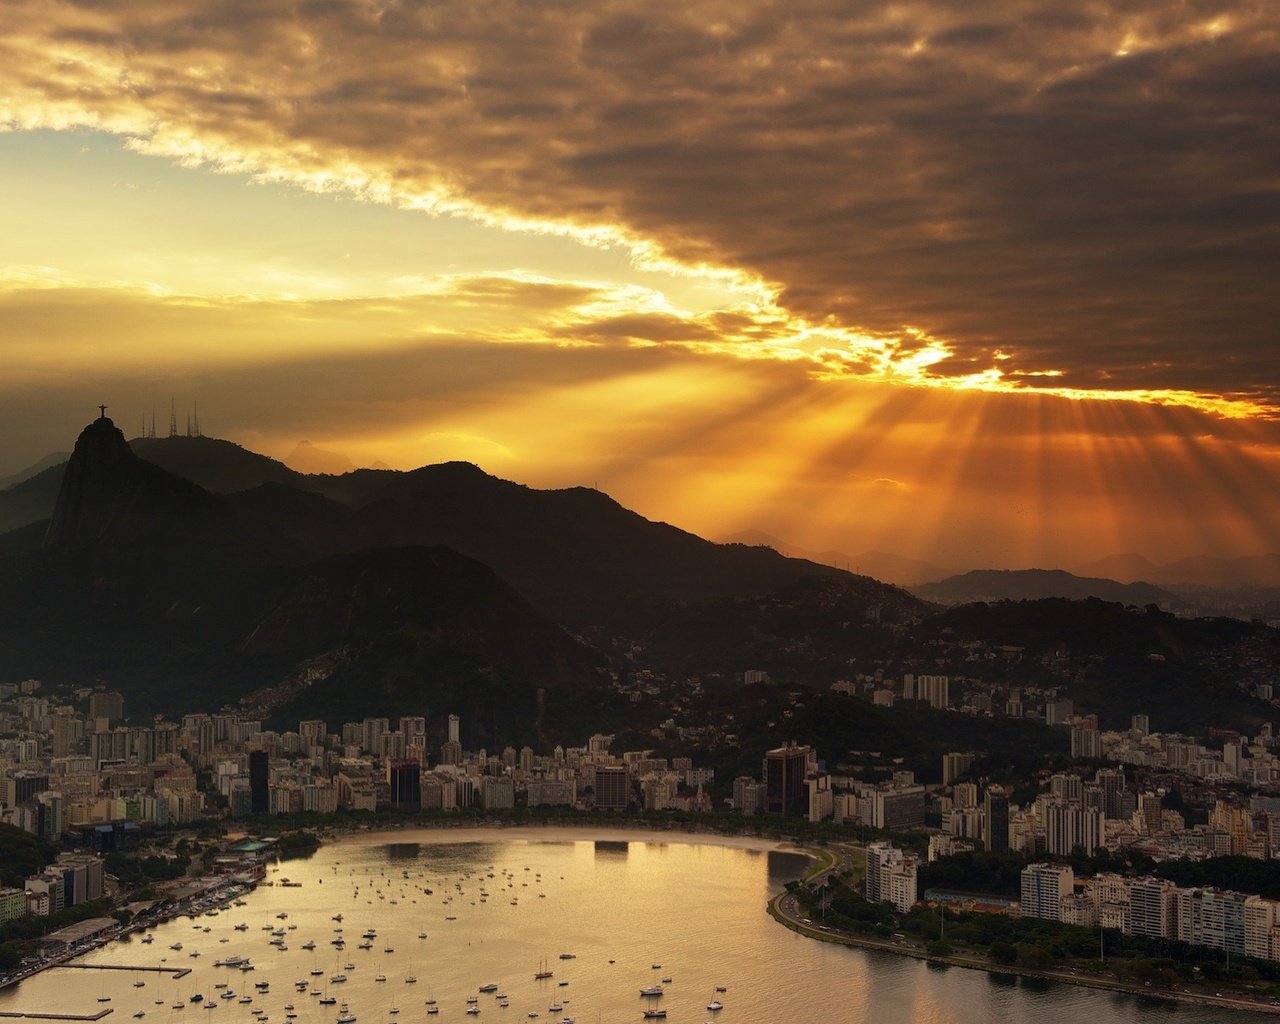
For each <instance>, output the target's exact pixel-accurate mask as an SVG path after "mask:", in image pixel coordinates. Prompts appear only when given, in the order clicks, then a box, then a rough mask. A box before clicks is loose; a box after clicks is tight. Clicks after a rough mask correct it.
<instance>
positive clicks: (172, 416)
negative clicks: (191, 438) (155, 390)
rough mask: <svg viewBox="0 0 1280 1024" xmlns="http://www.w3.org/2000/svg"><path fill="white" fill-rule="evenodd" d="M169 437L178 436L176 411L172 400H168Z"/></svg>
mask: <svg viewBox="0 0 1280 1024" xmlns="http://www.w3.org/2000/svg"><path fill="white" fill-rule="evenodd" d="M169 436H170V437H177V436H178V410H177V407H176V406H175V405H174V404H173V398H172V397H170V398H169Z"/></svg>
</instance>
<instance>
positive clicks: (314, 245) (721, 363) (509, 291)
mask: <svg viewBox="0 0 1280 1024" xmlns="http://www.w3.org/2000/svg"><path fill="white" fill-rule="evenodd" d="M8 6H9V7H11V8H12V10H13V12H14V15H15V16H14V18H13V19H12V21H13V23H14V24H16V25H19V26H20V28H19V29H17V30H15V31H14V32H12V33H10V34H9V35H8V37H7V38H6V39H5V40H4V42H3V44H0V45H3V47H4V51H5V53H6V59H5V60H4V61H3V62H0V66H3V68H4V70H2V71H0V126H3V127H4V128H7V129H8V130H7V131H0V188H3V189H4V192H5V194H6V197H7V199H8V203H7V205H8V207H9V209H8V211H7V219H8V222H9V230H7V231H6V235H5V238H4V239H3V241H0V313H2V315H3V319H2V321H0V322H2V323H3V327H0V353H3V358H4V363H5V366H6V373H5V375H4V377H5V380H4V383H3V385H0V387H2V389H3V390H2V391H0V394H3V397H4V402H3V403H2V410H3V411H0V436H3V437H4V438H5V445H4V448H3V451H2V452H0V475H6V474H7V473H10V472H14V471H17V470H19V469H20V468H22V467H23V466H25V465H27V464H29V463H32V462H34V461H35V460H36V459H38V458H40V457H42V456H44V455H45V454H47V453H49V452H51V451H56V450H65V449H67V448H69V447H70V444H71V442H72V440H73V439H74V436H75V434H76V433H77V432H78V430H79V428H80V427H81V426H82V425H83V424H84V423H85V422H87V420H88V419H89V418H91V414H92V410H93V408H94V407H95V406H96V405H97V404H98V403H99V402H105V403H106V404H107V405H108V406H109V409H110V412H109V415H111V416H112V417H113V418H114V419H115V421H116V422H117V423H118V424H119V425H120V426H122V428H124V430H125V432H126V434H127V435H128V436H135V435H136V434H137V433H140V432H141V431H140V429H139V427H140V425H141V424H142V422H143V420H144V418H146V417H148V416H149V415H150V414H151V412H152V410H155V411H156V413H157V419H158V420H159V421H160V422H161V424H162V427H161V433H163V432H164V431H163V424H164V423H165V422H166V421H167V414H168V408H169V401H170V398H171V397H176V400H177V403H178V407H179V413H180V421H179V422H180V426H181V424H182V418H181V417H182V416H183V415H184V414H185V411H186V410H187V409H190V408H191V407H192V406H193V405H194V404H195V403H198V404H199V408H200V412H201V419H202V421H203V423H202V425H203V427H204V432H205V433H206V434H209V435H212V436H218V437H225V438H228V439H230V440H233V441H236V442H238V443H241V444H243V445H245V446H246V447H249V448H252V449H254V450H258V451H262V452H264V453H265V454H269V455H272V456H274V457H277V458H282V457H287V456H289V454H290V453H291V452H293V450H294V448H295V446H296V445H297V444H298V442H299V441H300V440H301V439H303V438H306V439H309V440H310V441H311V442H313V443H314V445H315V446H316V447H318V448H321V449H328V450H332V451H335V452H337V453H339V454H340V455H341V456H342V457H344V458H346V459H348V460H350V462H351V464H353V465H370V464H374V463H384V464H387V465H390V466H392V467H395V468H401V469H409V468H414V467H416V466H419V465H423V464H426V463H430V462H436V461H444V460H450V459H463V460H467V461H472V462H475V463H477V464H478V465H480V466H481V467H482V468H484V469H486V470H487V471H489V472H491V473H494V474H495V475H498V476H502V477H505V478H509V479H514V480H518V481H520V482H522V483H527V484H530V485H532V486H537V487H562V486H573V485H594V486H598V487H600V489H602V490H605V491H607V492H609V493H610V494H611V495H613V496H614V497H616V498H617V499H618V500H619V501H621V502H622V503H623V504H625V505H627V506H628V507H630V508H634V509H636V510H637V511H639V512H641V513H642V514H644V515H646V516H648V517H650V518H653V519H661V520H666V521H669V522H673V523H675V524H676V525H679V526H681V527H684V528H686V529H690V530H693V531H695V532H697V533H699V534H702V535H703V536H708V537H711V538H713V539H722V538H725V537H731V536H733V535H735V534H737V533H740V532H743V531H747V530H752V529H759V530H763V531H766V532H767V533H770V534H772V535H774V536H777V537H780V538H782V539H784V540H785V541H787V542H788V543H790V544H794V545H797V546H800V547H804V548H807V549H811V550H815V551H822V550H827V549H835V550H843V551H848V552H851V553H855V554H856V553H857V552H860V551H865V550H887V551H892V552H896V553H898V554H901V555H904V556H907V557H914V558H920V559H925V560H929V561H933V562H936V563H938V564H941V565H944V566H948V567H954V568H968V567H972V566H977V565H991V566H997V567H1006V566H1007V567H1021V566H1031V565H1040V566H1046V567H1048V566H1058V565H1062V566H1070V565H1073V564H1079V563H1082V562H1087V561H1089V560H1091V559H1096V558H1101V557H1104V556H1107V555H1111V554H1116V553H1122V552H1137V553H1139V554H1142V555H1145V556H1147V557H1149V558H1152V559H1153V560H1156V561H1171V560H1174V559H1177V558H1181V557H1185V556H1190V555H1199V554H1209V555H1220V556H1235V555H1250V554H1259V553H1264V552H1270V551H1277V550H1280V523H1278V522H1277V520H1276V517H1275V516H1274V515H1273V514H1272V512H1271V510H1272V509H1274V507H1275V503H1276V501H1277V499H1280V474H1278V473H1277V471H1276V470H1277V460H1278V459H1280V426H1278V425H1277V421H1278V418H1280V417H1278V416H1277V411H1278V410H1280V387H1278V381H1277V374H1276V355H1275V344H1274V330H1275V328H1274V324H1275V322H1276V315H1275V314H1276V313H1277V311H1278V310H1277V308H1276V307H1277V298H1276V295H1275V288H1274V286H1273V285H1272V284H1271V281H1270V277H1271V268H1272V267H1274V266H1275V265H1276V262H1277V260H1276V256H1277V241H1278V238H1280V232H1277V226H1278V224H1280V222H1278V220H1277V218H1276V215H1275V210H1276V203H1275V200H1276V194H1277V190H1276V185H1275V182H1274V175H1273V173H1272V170H1271V168H1273V167H1274V165H1275V156H1276V143H1275V134H1274V128H1273V126H1274V124H1275V123H1276V121H1277V118H1276V113H1277V111H1276V103H1277V102H1278V101H1277V98H1276V97H1277V96H1278V95H1280V90H1276V89H1274V88H1270V87H1269V84H1268V83H1273V82H1274V78H1275V72H1274V67H1275V61H1274V58H1275V43H1274V39H1275V29H1276V27H1277V24H1276V23H1277V17H1276V16H1275V15H1274V14H1272V13H1269V12H1268V11H1266V10H1265V9H1252V8H1247V7H1244V6H1243V5H1241V6H1238V7H1231V6H1226V7H1222V6H1215V7H1212V8H1210V7H1208V6H1203V5H1190V6H1185V7H1183V8H1179V9H1178V10H1177V11H1167V10H1164V9H1162V8H1160V7H1159V6H1157V5H1154V4H1143V3H1136V4H1132V5H1128V6H1127V7H1125V8H1124V9H1109V8H1103V9H1096V10H1090V11H1089V12H1076V13H1073V14H1071V15H1070V16H1067V15H1064V14H1063V13H1062V12H1061V11H1060V10H1058V9H1057V8H1056V7H1055V6H1054V5H1049V4H1042V3H1036V2H1030V3H1027V4H1024V5H1020V6H1018V7H1017V8H1012V7H1011V8H1008V9H1004V10H1001V11H994V12H993V11H985V12H973V11H969V10H966V9H964V8H962V7H959V6H957V7H956V8H955V9H951V8H950V7H948V6H947V5H945V4H931V5H923V6H919V7H916V8H900V7H895V6H874V7H872V8H868V9H865V10H864V11H862V12H860V13H859V14H857V15H856V16H855V15H850V14H849V13H848V12H847V11H842V10H837V9H836V8H835V7H834V6H829V5H824V4H813V5H808V6H805V7H803V8H797V9H791V10H788V11H787V12H785V13H783V12H780V11H778V10H776V9H774V8H772V7H769V6H767V5H747V6H745V7H744V6H742V5H718V4H712V3H703V4H698V5H694V6H692V7H690V6H688V5H683V6H682V5H665V4H659V5H647V6H646V7H645V8H644V9H643V12H641V11H639V10H638V9H637V8H635V7H633V6H631V5H626V4H605V5H599V6H597V7H594V8H593V9H592V10H590V11H559V10H552V9H549V8H544V9H534V8H527V7H519V6H512V5H504V4H494V5H491V6H488V7H484V8H475V7H466V8H463V7H459V6H452V5H447V4H446V5H444V6H442V7H437V8H433V9H432V10H431V11H430V12H428V11H424V10H418V9H417V8H414V7H413V6H412V5H407V4H405V5H402V4H384V5H367V6H366V5H355V4H353V5H348V6H343V7H338V8H325V9H321V8H308V9H303V10H299V9H298V8H296V7H293V6H288V7H285V6H283V5H282V6H280V7H276V6H274V5H271V4H267V5H254V6H253V7H252V8H249V7H244V8H238V7H230V8H222V9H220V10H219V12H217V13H213V12H209V11H207V10H205V9H203V8H200V7H198V6H196V5H188V4H185V3H183V2H181V0H174V2H172V3H168V4H165V5H162V6H160V7H154V6H151V5H149V6H148V8H147V10H145V11H142V10H133V11H129V10H124V11H106V10H90V9H87V8H80V7H76V6H74V5H66V6H62V7H58V8H48V7H47V6H46V5H39V4H29V3H24V2H16V3H12V4H10V5H8Z"/></svg>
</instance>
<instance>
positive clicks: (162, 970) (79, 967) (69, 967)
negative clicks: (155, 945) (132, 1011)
mask: <svg viewBox="0 0 1280 1024" xmlns="http://www.w3.org/2000/svg"><path fill="white" fill-rule="evenodd" d="M51 967H52V969H56V970H59V971H152V972H154V973H156V974H172V975H173V977H174V980H175V981H176V980H177V979H178V978H185V977H186V976H187V975H188V974H190V973H191V968H190V967H130V966H129V965H128V964H53V965H51ZM27 1016H28V1017H30V1016H32V1015H31V1014H27ZM76 1019H77V1020H79V1019H80V1018H78V1017H77V1018H76ZM84 1019H85V1020H97V1019H98V1018H97V1017H86V1018H84Z"/></svg>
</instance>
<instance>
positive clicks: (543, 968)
mask: <svg viewBox="0 0 1280 1024" xmlns="http://www.w3.org/2000/svg"><path fill="white" fill-rule="evenodd" d="M551 975H552V972H551V971H550V970H548V968H547V958H546V957H543V958H542V962H541V963H540V964H539V965H538V973H537V974H535V975H534V976H533V980H534V981H542V980H543V979H544V978H550V977H551Z"/></svg>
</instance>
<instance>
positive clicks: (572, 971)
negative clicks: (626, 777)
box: [0, 830, 1247, 1024]
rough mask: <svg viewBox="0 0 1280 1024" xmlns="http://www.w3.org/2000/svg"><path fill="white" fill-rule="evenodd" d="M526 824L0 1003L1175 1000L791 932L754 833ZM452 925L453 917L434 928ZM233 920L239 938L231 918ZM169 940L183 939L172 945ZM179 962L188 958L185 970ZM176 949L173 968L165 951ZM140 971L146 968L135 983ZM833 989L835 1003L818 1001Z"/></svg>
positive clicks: (433, 837) (661, 1005)
mask: <svg viewBox="0 0 1280 1024" xmlns="http://www.w3.org/2000/svg"><path fill="white" fill-rule="evenodd" d="M510 831H511V832H514V831H515V830H510ZM528 833H529V834H527V835H511V834H510V833H509V832H508V833H503V832H497V833H495V832H494V831H487V832H486V831H481V830H449V832H447V833H445V832H416V833H399V832H397V833H393V834H383V835H377V834H357V835H352V836H345V837H343V838H342V839H341V840H340V841H338V842H334V843H330V844H328V845H326V846H324V847H322V848H321V849H320V850H319V851H318V852H317V853H316V854H314V855H313V856H312V857H310V858H307V859H305V860H294V861H290V862H288V864H287V866H285V865H280V866H278V867H274V868H272V869H270V870H269V872H268V876H267V877H268V880H270V879H271V878H272V876H273V875H278V874H279V873H281V872H284V873H287V874H288V876H289V877H290V878H291V879H292V880H296V881H299V882H301V883H302V884H301V885H300V886H282V885H275V886H265V885H264V886H260V887H259V888H258V889H256V890H255V891H253V892H252V893H249V894H247V895H246V897H245V900H244V906H242V907H239V908H236V909H232V908H231V907H227V908H224V909H222V910H219V911H218V912H216V913H214V914H212V915H205V916H202V918H201V920H200V923H199V924H197V925H193V924H191V922H190V921H189V920H188V919H187V918H186V917H178V918H174V919H172V920H170V921H168V922H166V923H164V924H161V925H159V926H156V927H155V928H153V929H152V930H151V931H149V932H148V933H147V934H148V935H152V934H153V935H154V936H155V939H156V942H155V943H154V945H143V946H141V947H140V946H139V945H137V944H131V943H111V944H108V945H106V946H103V947H101V948H99V949H95V950H93V951H91V952H89V953H87V954H85V955H84V956H82V957H80V958H79V959H78V960H76V961H75V963H74V964H64V965H62V966H70V967H75V968H77V971H76V973H75V974H74V975H73V974H71V973H70V972H67V971H59V970H50V971H45V972H42V973H40V974H36V975H32V976H30V977H28V978H26V979H24V980H23V981H22V983H21V984H20V985H18V986H15V987H13V988H10V989H6V990H3V991H0V1014H3V1015H4V1016H9V1017H16V1016H21V1015H24V1014H25V1015H27V1016H32V1015H33V1014H34V1013H35V1012H36V1011H38V1012H39V1014H42V1015H44V1016H45V1017H46V1018H47V1019H67V1020H98V1019H101V1017H103V1016H105V1015H106V1014H107V1013H108V1012H110V1009H109V1008H107V1009H101V1010H98V1011H97V1013H96V1014H95V1013H92V1012H91V1011H92V1010H94V1009H95V1008H94V1006H93V1003H94V1000H95V999H108V1000H110V1001H111V1005H112V1006H114V1007H115V1008H116V1009H117V1010H118V1011H119V1012H121V1013H126V1014H132V1015H133V1016H134V1017H136V1018H140V1019H141V1018H142V1017H144V1016H145V1021H146V1024H181V1021H182V1019H183V1018H184V1017H188V1018H189V1017H190V1016H191V1015H192V1014H193V1013H195V1014H197V1015H198V1016H204V1014H205V1011H207V1010H215V1011H216V1012H214V1013H213V1014H212V1017H211V1019H212V1020H213V1021H216V1022H217V1024H273V1022H274V1024H281V1022H284V1024H343V1022H345V1024H354V1022H355V1021H356V1020H359V1021H360V1022H361V1024H389V1022H390V1021H392V1020H396V1021H413V1020H422V1019H424V1018H429V1019H431V1020H432V1021H435V1020H439V1021H441V1022H442V1024H449V1022H454V1021H458V1020H461V1019H464V1018H466V1019H470V1018H472V1017H477V1018H479V1019H480V1020H489V1019H497V1020H500V1021H501V1020H506V1021H508V1022H511V1021H515V1020H542V1021H550V1022H552V1024H563V1021H565V1020H574V1021H577V1022H582V1024H635V1022H637V1021H640V1020H644V1019H649V1020H669V1021H671V1022H672V1024H690V1022H691V1024H703V1022H706V1021H708V1020H709V1019H714V1020H715V1021H716V1022H717V1024H740V1022H741V1024H750V1022H755V1021H762V1020H781V1019H792V1020H806V1021H809V1020H812V1021H819V1020H820V1021H823V1022H824V1024H825V1022H832V1024H865V1022H868V1021H872V1020H874V1021H875V1022H876V1024H884V1022H889V1024H897V1022H901V1024H906V1022H908V1021H909V1022H911V1024H915V1022H917V1021H919V1022H923V1024H930V1022H937V1024H944V1022H954V1024H985V1022H986V1021H988V1020H991V1019H1001V1020H1009V1021H1020V1020H1026V1021H1033V1020H1038V1019H1058V1018H1060V1017H1062V1016H1067V1015H1084V1014H1087V1015H1088V1016H1089V1017H1090V1019H1091V1024H1113V1022H1114V1024H1119V1022H1121V1021H1123V1022H1125V1024H1128V1022H1131V1021H1143V1020H1146V1019H1151V1020H1154V1019H1157V1018H1160V1019H1164V1017H1165V1016H1166V1015H1167V1014H1168V1012H1169V1008H1168V1005H1167V1004H1164V1003H1156V1002H1153V1001H1150V1000H1147V1001H1144V1000H1142V999H1140V998H1134V997H1122V996H1116V995H1114V994H1103V993H1095V992H1090V991H1087V990H1082V989H1077V988H1075V987H1073V986H1052V985H1050V986H1041V987H1040V988H1035V987H1033V986H1029V985H1024V984H1021V983H1018V982H1016V981H1013V982H1006V981H1003V980H1000V979H999V978H998V977H997V976H992V975H987V974H984V973H982V972H976V971H964V970H958V969H938V968H935V967H932V966H930V965H929V964H927V963H922V962H918V961H914V960H909V959H906V958H901V957H894V956H891V955H887V954H877V953H874V952H868V951H864V950H856V949H848V948H844V947H839V946H835V945H831V944H827V943H819V942H814V941H812V940H809V939H806V938H803V937H801V936H799V935H796V934H794V933H792V932H789V931H787V930H786V929H783V928H781V927H780V926H779V925H777V923H776V922H774V921H773V920H772V919H771V918H770V917H769V916H768V915H767V914H766V913H765V910H764V907H765V904H766V902H767V899H768V897H769V895H770V894H772V893H776V892H777V891H778V890H780V889H781V888H782V887H783V885H784V884H785V883H786V882H787V881H789V880H791V879H793V878H795V877H798V876H799V875H800V874H802V873H803V871H804V870H805V868H806V866H807V864H808V860H807V858H806V857H804V856H803V855H800V854H798V853H795V852H789V851H786V850H782V849H777V848H773V849H770V848H768V846H769V844H767V843H764V844H762V845H763V846H765V847H766V848H764V849H759V848H754V847H753V846H752V845H751V844H750V843H749V842H748V841H745V840H743V841H738V842H736V843H734V842H732V841H730V842H726V843H722V844H712V843H705V844H704V843H698V842H697V841H696V839H695V838H694V837H689V839H688V840H686V841H683V842H681V841H679V840H678V839H677V840H676V841H666V840H665V839H655V837H654V836H653V835H651V834H649V835H646V834H639V835H637V836H636V837H635V838H631V839H628V840H626V841H624V840H620V839H618V838H616V837H613V836H611V837H610V839H609V840H608V841H596V840H595V839H593V838H591V837H589V836H583V835H581V834H579V833H577V832H570V831H568V830H565V831H564V832H560V831H552V830H536V831H535V830H528ZM529 883H532V885H534V886H536V887H537V888H539V889H540V890H541V892H542V893H543V894H544V898H542V899H540V900H534V901H520V902H518V903H516V904H513V903H512V902H511V901H510V899H503V898H497V899H495V898H489V899H485V898H484V897H483V896H482V894H486V893H487V894H490V895H491V896H501V895H502V894H504V893H505V894H510V893H513V892H517V891H519V890H520V889H522V888H524V887H525V885H526V884H529ZM392 901H394V905H393V903H392ZM639 906H643V907H644V908H645V913H644V915H643V920H641V919H640V918H639V917H638V916H637V915H636V913H635V908H636V907H639ZM282 915H284V916H282ZM286 917H287V920H288V922H289V923H290V925H296V926H297V930H296V933H295V934H296V935H297V937H298V942H297V943H291V944H290V946H291V947H292V948H289V947H281V946H279V945H273V944H272V943H271V941H270V940H271V939H272V938H273V937H275V936H273V935H272V934H271V933H272V932H273V931H274V930H276V928H277V927H278V925H277V922H279V921H284V920H286ZM343 918H345V922H346V927H347V930H348V931H349V932H351V934H352V936H358V935H361V934H362V933H365V935H367V936H368V939H369V941H370V946H369V948H358V947H356V945H355V943H352V944H351V946H349V947H348V948H347V950H346V951H335V952H333V953H329V952H328V950H329V949H330V948H331V947H329V946H327V945H324V944H322V943H321V944H319V945H317V946H313V948H312V949H304V948H303V946H304V945H306V944H308V943H312V942H320V940H323V938H324V937H326V936H328V935H331V934H333V929H334V928H335V927H342V924H341V923H340V922H341V921H342V919H343ZM446 918H453V919H454V920H453V921H452V923H451V924H450V925H449V927H448V928H447V931H445V932H440V933H439V934H437V932H438V931H439V929H440V927H442V926H443V922H444V921H445V919H446ZM245 923H248V924H249V925H250V928H249V929H248V930H245V929H241V928H239V927H238V925H240V924H245ZM264 924H265V926H266V927H265V928H262V927H261V926H262V925H264ZM205 929H208V930H207V931H206V930H205ZM375 936H376V941H373V939H374V937H375ZM223 940H229V941H227V942H226V944H225V945H224V944H222V943H223ZM179 941H180V942H181V943H182V944H183V945H184V946H185V947H187V948H186V950H184V951H183V952H182V953H175V952H173V951H171V949H170V947H171V946H173V945H174V944H176V943H177V942H179ZM566 947H567V948H568V949H569V950H572V952H567V951H566ZM140 949H141V950H146V951H147V952H148V953H151V954H154V955H153V956H152V957H151V962H149V963H143V962H140V961H142V960H144V959H145V958H144V957H140V956H139V950H140ZM190 952H200V953H202V954H204V955H203V957H202V958H200V959H198V960H188V959H187V957H188V954H189V953H190ZM177 956H180V957H182V962H181V964H173V963H170V962H168V958H172V957H177ZM557 960H558V961H559V962H558V963H555V962H556V961H557ZM551 963H555V966H556V968H557V970H556V971H555V972H554V976H553V972H552V970H551V967H550V965H551ZM762 966H763V967H764V969H763V970H762V969H761V968H762ZM95 970H96V971H97V972H98V973H97V975H96V976H95V975H94V974H93V972H94V971H95ZM246 970H252V973H245V972H246ZM142 975H146V976H149V977H151V978H153V979H156V980H154V981H152V982H151V983H150V984H149V985H148V986H147V987H145V988H142V989H138V988H135V987H134V986H135V984H136V983H137V981H139V980H140V976H142ZM157 975H160V978H157ZM91 979H92V980H91ZM156 989H158V991H153V990H156ZM834 993H839V998H838V999H834V1000H832V999H830V998H828V995H827V994H834ZM339 994H340V995H341V999H340V1000H339V999H338V998H336V997H337V995H339ZM637 994H639V998H637ZM411 996H412V998H410V997H411ZM156 997H159V998H156ZM1178 1016H1179V1020H1180V1021H1184V1022H1188V1024H1199V1022H1202V1021H1203V1022H1207V1021H1224V1022H1225V1021H1226V1020H1227V1019H1231V1020H1240V1019H1242V1017H1241V1015H1233V1016H1232V1017H1230V1018H1228V1017H1227V1016H1226V1014H1225V1013H1224V1012H1222V1011H1216V1010H1212V1009H1210V1008H1203V1007H1180V1008H1179V1009H1178ZM1244 1019H1247V1017H1246V1018H1244Z"/></svg>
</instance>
